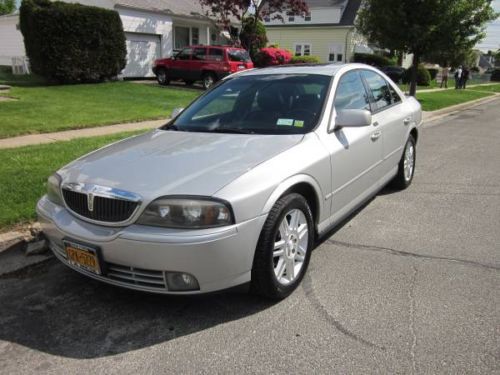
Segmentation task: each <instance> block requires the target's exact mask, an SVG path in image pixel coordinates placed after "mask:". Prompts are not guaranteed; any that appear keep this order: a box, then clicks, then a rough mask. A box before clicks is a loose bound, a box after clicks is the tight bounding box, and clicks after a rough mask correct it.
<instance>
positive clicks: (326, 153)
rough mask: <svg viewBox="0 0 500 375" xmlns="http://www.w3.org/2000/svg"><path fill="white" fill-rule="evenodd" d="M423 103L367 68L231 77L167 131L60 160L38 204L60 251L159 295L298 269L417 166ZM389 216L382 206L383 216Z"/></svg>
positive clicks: (278, 293) (112, 279)
mask: <svg viewBox="0 0 500 375" xmlns="http://www.w3.org/2000/svg"><path fill="white" fill-rule="evenodd" d="M421 122H422V112H421V108H420V104H419V103H418V102H417V101H416V100H415V99H414V98H413V97H405V95H404V94H403V93H402V92H401V90H400V89H399V88H398V87H397V86H396V85H394V83H393V82H392V81H390V80H389V79H388V77H387V76H386V75H384V74H383V73H381V72H380V71H379V70H377V69H375V68H372V67H369V66H367V65H362V64H347V65H322V66H284V67H274V68H266V69H261V70H252V71H246V72H241V73H237V74H234V75H231V76H229V77H227V78H226V79H225V80H224V81H223V82H221V83H220V84H219V85H217V86H215V87H214V88H213V89H211V90H210V91H208V92H207V93H206V94H205V95H202V96H200V97H199V98H198V99H197V100H195V101H194V102H193V103H192V104H191V105H190V106H189V107H188V108H186V109H184V110H183V111H182V112H180V113H179V114H178V115H177V116H175V117H174V118H173V119H172V120H171V121H170V122H169V123H167V124H166V125H165V126H163V127H161V128H159V129H157V130H154V131H152V132H149V133H146V134H142V135H139V136H135V137H131V138H128V139H125V140H123V141H121V142H118V143H114V144H112V145H109V146H107V147H104V148H101V149H100V150H97V151H95V152H92V153H90V154H88V155H85V156H83V157H81V158H80V159H78V160H76V161H74V162H72V163H70V164H68V165H67V166H65V167H63V168H61V169H60V170H58V171H57V173H55V174H54V175H52V176H51V177H50V178H49V180H48V192H47V195H45V196H44V197H43V198H42V199H41V200H40V201H39V202H38V205H37V212H38V217H39V220H40V222H41V223H42V228H43V231H44V233H45V235H46V236H47V238H48V240H49V245H50V248H51V249H52V251H53V252H54V254H55V256H56V257H57V258H58V259H59V260H60V261H61V262H63V263H64V264H66V265H68V266H69V267H70V268H72V269H74V270H75V271H78V272H80V273H82V274H84V275H87V276H89V277H92V278H94V279H97V280H101V281H103V282H106V283H109V284H113V285H117V286H122V287H127V288H131V289H136V290H142V291H149V292H157V293H165V294H183V293H184V294H198V293H206V292H213V291H216V290H221V289H226V288H231V287H235V286H238V285H241V284H248V283H249V285H250V288H251V290H252V291H253V292H256V293H260V294H262V295H265V296H268V297H271V298H276V299H279V298H284V297H286V296H287V295H289V294H290V293H291V292H292V291H293V290H294V289H295V288H296V287H297V285H298V284H299V283H300V281H301V279H302V278H303V276H304V274H305V272H306V270H307V267H308V264H309V259H310V257H311V251H312V249H313V246H314V244H315V243H316V239H318V238H319V237H322V236H324V235H325V234H327V233H328V231H329V230H330V229H331V228H332V227H334V226H335V225H337V224H338V223H340V222H341V221H342V220H343V219H345V218H346V217H347V216H348V215H349V214H351V213H352V212H353V211H355V210H356V209H357V208H359V207H360V206H361V205H362V204H363V203H364V202H366V201H367V200H368V199H370V198H371V197H372V196H374V195H375V194H376V193H377V192H378V191H379V190H380V189H381V188H382V187H384V186H385V185H386V184H387V183H389V182H391V183H392V184H393V186H395V187H397V188H400V189H404V188H406V187H408V186H409V185H410V184H411V182H412V179H413V175H414V172H415V157H416V145H417V141H418V138H419V125H420V124H421ZM386 214H387V215H390V214H391V213H390V212H387V213H386Z"/></svg>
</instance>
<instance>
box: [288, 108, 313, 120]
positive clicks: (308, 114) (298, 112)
mask: <svg viewBox="0 0 500 375" xmlns="http://www.w3.org/2000/svg"><path fill="white" fill-rule="evenodd" d="M289 115H290V117H293V118H298V119H299V120H309V121H310V120H312V119H313V118H314V117H315V116H316V113H315V112H313V111H310V110H308V109H303V108H297V109H292V110H291V111H290V113H289Z"/></svg>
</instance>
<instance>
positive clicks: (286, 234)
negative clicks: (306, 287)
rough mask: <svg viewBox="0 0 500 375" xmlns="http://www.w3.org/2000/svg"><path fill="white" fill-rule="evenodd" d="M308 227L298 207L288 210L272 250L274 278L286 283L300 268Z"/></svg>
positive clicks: (296, 274)
mask: <svg viewBox="0 0 500 375" xmlns="http://www.w3.org/2000/svg"><path fill="white" fill-rule="evenodd" d="M308 233H309V228H308V224H307V220H306V217H305V215H304V213H303V212H302V211H300V210H298V209H294V210H291V211H289V212H288V213H287V214H286V215H285V217H284V218H283V220H282V221H281V224H280V226H279V230H278V232H277V233H276V239H275V243H274V252H273V264H274V274H275V276H276V280H277V281H278V282H279V283H280V284H283V285H287V284H289V283H290V282H292V281H293V280H295V279H296V278H297V277H298V276H299V275H300V272H301V270H302V267H303V264H304V260H305V257H306V252H307V247H308V238H309V237H308Z"/></svg>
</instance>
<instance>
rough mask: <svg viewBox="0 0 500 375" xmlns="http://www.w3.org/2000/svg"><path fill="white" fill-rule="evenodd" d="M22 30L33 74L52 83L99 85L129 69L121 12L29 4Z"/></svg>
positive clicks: (46, 0) (27, 0)
mask: <svg viewBox="0 0 500 375" xmlns="http://www.w3.org/2000/svg"><path fill="white" fill-rule="evenodd" d="M20 26H21V32H22V34H23V37H24V45H25V48H26V54H27V55H28V57H29V59H30V65H31V69H32V70H33V72H34V73H37V74H39V75H41V76H42V77H45V78H47V79H49V80H51V81H56V82H61V83H76V82H98V81H102V80H105V79H109V78H112V77H114V76H116V75H118V74H119V73H120V72H121V70H122V69H123V68H124V67H125V57H126V47H125V34H124V33H123V26H122V22H121V19H120V16H119V15H118V13H117V12H116V11H113V10H108V9H103V8H97V7H89V6H84V5H81V4H69V3H63V2H59V1H54V2H52V1H50V0H24V1H23V3H22V4H21V9H20Z"/></svg>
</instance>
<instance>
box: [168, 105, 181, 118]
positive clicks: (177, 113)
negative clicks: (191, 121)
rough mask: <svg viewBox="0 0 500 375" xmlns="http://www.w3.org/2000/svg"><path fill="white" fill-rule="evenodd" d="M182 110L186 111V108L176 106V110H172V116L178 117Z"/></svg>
mask: <svg viewBox="0 0 500 375" xmlns="http://www.w3.org/2000/svg"><path fill="white" fill-rule="evenodd" d="M182 111H184V108H179V107H178V108H174V110H173V111H172V116H171V117H170V118H176V117H177V116H179V114H180V113H181V112H182Z"/></svg>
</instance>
